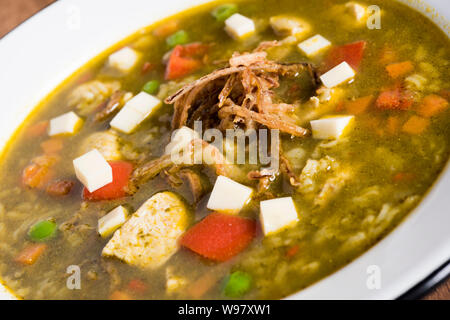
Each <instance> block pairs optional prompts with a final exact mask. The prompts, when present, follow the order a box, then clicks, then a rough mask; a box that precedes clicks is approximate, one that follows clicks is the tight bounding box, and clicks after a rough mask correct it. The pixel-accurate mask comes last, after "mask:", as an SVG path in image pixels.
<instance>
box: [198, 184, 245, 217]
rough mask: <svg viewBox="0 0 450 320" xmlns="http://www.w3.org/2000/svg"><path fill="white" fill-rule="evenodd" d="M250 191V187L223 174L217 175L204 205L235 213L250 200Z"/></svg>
mask: <svg viewBox="0 0 450 320" xmlns="http://www.w3.org/2000/svg"><path fill="white" fill-rule="evenodd" d="M252 193H253V189H252V188H249V187H247V186H244V185H242V184H240V183H237V182H236V181H233V180H231V179H229V178H227V177H225V176H218V177H217V180H216V183H215V184H214V188H213V190H212V192H211V196H210V198H209V200H208V204H207V205H206V207H207V208H208V209H210V210H214V211H218V212H224V213H231V214H235V213H238V212H239V211H240V210H241V209H242V208H243V207H244V205H246V204H247V203H248V202H249V201H250V197H251V195H252Z"/></svg>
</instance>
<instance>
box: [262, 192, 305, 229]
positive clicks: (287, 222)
mask: <svg viewBox="0 0 450 320" xmlns="http://www.w3.org/2000/svg"><path fill="white" fill-rule="evenodd" d="M260 206H261V214H260V220H261V226H262V228H263V232H264V235H265V236H268V235H271V234H274V233H277V232H279V231H281V230H284V229H286V228H289V227H292V226H294V225H295V224H296V223H297V222H298V214H297V210H296V209H295V205H294V201H293V200H292V198H291V197H284V198H277V199H270V200H265V201H261V202H260Z"/></svg>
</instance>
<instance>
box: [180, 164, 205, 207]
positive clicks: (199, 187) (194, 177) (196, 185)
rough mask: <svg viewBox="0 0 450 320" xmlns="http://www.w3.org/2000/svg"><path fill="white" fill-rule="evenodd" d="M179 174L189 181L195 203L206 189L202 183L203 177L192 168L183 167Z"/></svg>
mask: <svg viewBox="0 0 450 320" xmlns="http://www.w3.org/2000/svg"><path fill="white" fill-rule="evenodd" d="M179 175H180V177H181V178H184V179H186V180H187V182H188V183H189V187H190V188H191V192H192V196H193V197H194V203H197V202H198V201H199V200H200V199H201V197H202V196H203V195H204V194H205V191H206V190H205V188H204V186H203V183H202V178H201V177H200V175H199V174H198V173H197V172H195V171H194V170H191V169H183V170H181V171H180V174H179Z"/></svg>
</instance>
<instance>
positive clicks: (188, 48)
mask: <svg viewBox="0 0 450 320" xmlns="http://www.w3.org/2000/svg"><path fill="white" fill-rule="evenodd" d="M208 48H209V46H207V45H205V44H202V43H191V44H188V45H184V46H182V45H178V46H176V47H175V48H174V49H173V51H172V54H171V55H170V58H169V61H168V63H167V67H166V74H165V79H166V80H175V79H179V78H182V77H184V76H186V75H188V74H190V73H192V72H194V71H196V70H197V69H199V68H200V67H201V66H202V65H203V63H202V61H201V58H202V55H204V54H205V53H206V51H207V50H208Z"/></svg>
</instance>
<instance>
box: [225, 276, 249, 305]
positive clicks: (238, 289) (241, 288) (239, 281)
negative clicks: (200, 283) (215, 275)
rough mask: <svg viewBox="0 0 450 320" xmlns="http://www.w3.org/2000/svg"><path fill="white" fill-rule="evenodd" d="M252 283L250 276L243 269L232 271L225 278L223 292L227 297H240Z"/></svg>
mask: <svg viewBox="0 0 450 320" xmlns="http://www.w3.org/2000/svg"><path fill="white" fill-rule="evenodd" d="M251 285H252V277H251V276H250V275H249V274H248V273H246V272H243V271H235V272H233V273H232V274H231V275H230V276H229V277H228V278H227V279H226V283H225V287H224V288H223V294H224V295H225V296H226V297H229V298H235V299H237V298H241V297H242V296H243V295H244V294H246V293H247V292H248V291H249V290H250V287H251Z"/></svg>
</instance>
